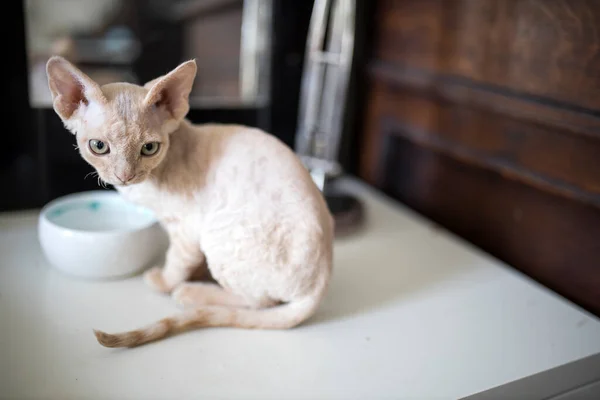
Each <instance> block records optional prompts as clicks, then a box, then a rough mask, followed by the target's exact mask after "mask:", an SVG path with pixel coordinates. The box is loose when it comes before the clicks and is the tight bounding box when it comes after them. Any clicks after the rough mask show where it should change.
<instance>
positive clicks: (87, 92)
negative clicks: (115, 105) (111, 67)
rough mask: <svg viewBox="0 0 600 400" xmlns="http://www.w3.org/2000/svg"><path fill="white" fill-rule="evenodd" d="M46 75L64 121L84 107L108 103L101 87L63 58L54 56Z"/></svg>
mask: <svg viewBox="0 0 600 400" xmlns="http://www.w3.org/2000/svg"><path fill="white" fill-rule="evenodd" d="M46 74H47V75H48V86H49V87H50V92H51V93H52V101H53V106H54V110H55V111H56V113H57V114H58V115H59V116H60V117H61V118H62V119H63V120H64V121H67V120H69V119H70V118H71V117H72V116H73V114H74V113H75V112H76V111H77V109H79V107H81V106H82V105H85V106H87V105H88V104H89V103H91V102H99V103H105V102H106V98H105V97H104V94H103V93H102V90H101V89H100V86H98V84H97V83H96V82H94V81H93V80H92V79H91V78H90V77H89V76H87V75H86V74H84V73H83V72H81V71H80V70H79V69H78V68H77V67H75V66H74V65H73V64H71V63H70V62H68V61H67V60H65V59H64V58H62V57H58V56H54V57H51V58H50V59H49V60H48V63H47V64H46Z"/></svg>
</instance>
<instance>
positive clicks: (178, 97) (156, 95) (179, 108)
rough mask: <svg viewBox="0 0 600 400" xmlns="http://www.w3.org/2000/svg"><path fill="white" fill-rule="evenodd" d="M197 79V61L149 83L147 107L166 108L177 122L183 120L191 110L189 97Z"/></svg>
mask: <svg viewBox="0 0 600 400" xmlns="http://www.w3.org/2000/svg"><path fill="white" fill-rule="evenodd" d="M195 78H196V61H195V60H190V61H186V62H184V63H183V64H181V65H180V66H178V67H177V68H175V69H174V70H173V71H171V72H169V73H168V74H167V75H165V76H162V77H160V78H157V79H155V80H153V81H150V82H148V83H147V84H146V85H145V87H150V90H149V91H148V94H147V95H146V98H145V100H144V102H145V103H146V105H147V106H155V107H157V108H164V109H165V110H166V111H167V112H168V113H169V114H170V115H171V118H173V119H175V120H181V119H183V118H184V117H185V115H186V114H187V113H188V111H189V110H190V105H189V96H190V93H191V91H192V86H193V85H194V79H195Z"/></svg>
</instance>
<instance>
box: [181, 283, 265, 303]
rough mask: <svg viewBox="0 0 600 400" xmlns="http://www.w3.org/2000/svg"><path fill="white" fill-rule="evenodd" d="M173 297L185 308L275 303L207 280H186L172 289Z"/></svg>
mask: <svg viewBox="0 0 600 400" xmlns="http://www.w3.org/2000/svg"><path fill="white" fill-rule="evenodd" d="M173 299H174V300H175V302H177V304H179V305H180V306H183V307H186V308H198V307H202V306H228V307H236V308H264V307H270V306H273V305H275V304H277V302H276V301H272V300H270V299H260V300H254V299H252V300H250V299H246V298H244V297H242V296H239V295H237V294H235V293H231V292H228V291H227V290H225V289H223V288H222V287H221V286H219V285H217V284H214V283H208V282H186V283H182V284H181V285H179V286H178V287H177V288H176V289H175V290H174V291H173Z"/></svg>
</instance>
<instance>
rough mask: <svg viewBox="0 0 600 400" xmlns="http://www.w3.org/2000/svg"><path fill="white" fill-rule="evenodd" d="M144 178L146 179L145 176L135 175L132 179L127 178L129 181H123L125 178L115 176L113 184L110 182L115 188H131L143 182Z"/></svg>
mask: <svg viewBox="0 0 600 400" xmlns="http://www.w3.org/2000/svg"><path fill="white" fill-rule="evenodd" d="M144 178H145V176H144V174H135V175H133V176H131V177H127V179H123V178H119V177H118V176H115V179H111V181H112V182H110V184H111V185H113V186H120V187H124V186H131V185H135V184H137V183H140V182H142V181H143V180H144Z"/></svg>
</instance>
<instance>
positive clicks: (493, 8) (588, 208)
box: [359, 0, 600, 314]
mask: <svg viewBox="0 0 600 400" xmlns="http://www.w3.org/2000/svg"><path fill="white" fill-rule="evenodd" d="M376 8H377V10H376V12H375V13H374V15H373V18H374V20H373V21H372V22H373V27H374V35H373V39H372V43H371V45H370V48H371V55H370V58H369V60H368V62H367V67H366V70H367V77H366V79H368V82H369V84H368V88H369V89H368V95H367V97H366V99H365V102H364V104H365V107H364V110H365V111H364V112H365V113H366V115H365V116H364V121H365V123H364V126H363V128H362V131H361V134H360V143H361V156H360V167H359V171H360V176H361V177H362V178H364V179H366V180H367V181H368V182H369V183H371V184H373V185H375V186H377V187H379V188H381V189H383V190H385V191H386V192H387V193H389V194H391V195H392V196H394V197H396V198H398V199H400V200H401V201H403V202H405V203H406V204H408V205H409V206H411V207H413V208H414V209H416V210H417V211H419V212H421V213H423V214H425V215H426V216H428V217H430V218H432V219H433V220H435V221H437V222H439V223H440V224H442V225H443V226H445V227H447V228H448V229H450V230H452V231H454V232H456V233H457V234H459V235H461V236H463V237H464V238H465V239H467V240H469V241H471V242H472V243H474V244H475V245H477V246H479V247H481V248H482V249H484V250H486V251H488V252H489V253H491V254H493V255H494V256H496V257H498V258H500V259H502V260H504V261H506V262H508V263H509V264H511V265H512V266H514V267H515V268H517V269H519V270H521V271H523V272H524V273H526V274H528V275H530V276H531V277H533V278H534V279H536V280H538V281H539V282H541V283H542V284H544V285H546V286H548V287H550V288H551V289H554V290H555V291H557V292H558V293H560V294H562V295H564V296H565V297H567V298H569V299H571V300H573V301H574V302H576V303H578V304H579V305H581V306H583V307H584V308H586V309H588V310H590V311H592V312H594V313H596V314H600V2H598V1H595V0H577V1H571V0H379V1H378V2H377V7H376Z"/></svg>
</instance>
